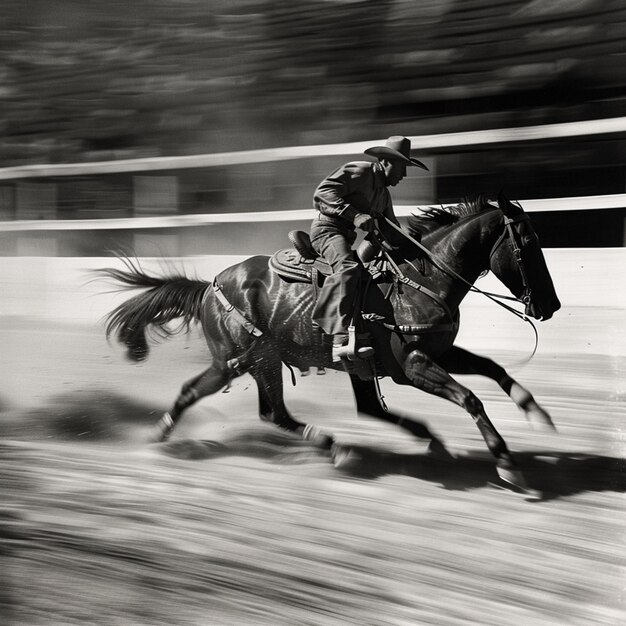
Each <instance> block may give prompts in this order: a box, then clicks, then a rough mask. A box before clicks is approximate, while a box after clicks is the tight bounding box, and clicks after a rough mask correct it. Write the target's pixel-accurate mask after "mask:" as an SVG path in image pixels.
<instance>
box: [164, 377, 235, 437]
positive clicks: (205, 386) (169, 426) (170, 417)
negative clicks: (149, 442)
mask: <svg viewBox="0 0 626 626" xmlns="http://www.w3.org/2000/svg"><path fill="white" fill-rule="evenodd" d="M230 376H231V374H230V372H229V371H228V370H227V369H220V368H218V367H215V366H211V367H209V368H208V369H207V370H205V371H204V372H202V374H200V375H198V376H196V377H195V378H192V379H191V380H188V381H187V382H186V383H185V384H184V385H183V386H182V389H181V391H180V394H179V395H178V397H177V398H176V401H175V402H174V406H173V407H172V409H171V410H170V411H167V412H166V413H164V414H163V416H162V417H161V419H160V420H159V421H158V422H157V425H156V434H155V436H154V440H155V441H165V440H166V439H167V438H168V437H169V436H170V434H171V433H172V430H174V426H176V424H177V422H178V420H180V418H181V416H182V414H183V412H184V411H185V410H186V409H188V408H189V407H190V406H191V405H192V404H194V403H195V402H197V401H198V400H199V399H200V398H203V397H204V396H209V395H211V394H213V393H216V392H217V391H219V390H220V389H221V388H222V387H224V386H226V385H227V384H228V381H229V379H230Z"/></svg>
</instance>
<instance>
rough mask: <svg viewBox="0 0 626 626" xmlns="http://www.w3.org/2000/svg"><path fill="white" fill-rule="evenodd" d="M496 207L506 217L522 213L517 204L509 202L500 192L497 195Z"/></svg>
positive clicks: (522, 210)
mask: <svg viewBox="0 0 626 626" xmlns="http://www.w3.org/2000/svg"><path fill="white" fill-rule="evenodd" d="M498 206H499V207H500V210H501V211H502V212H503V213H504V214H505V215H506V216H507V217H514V216H515V215H520V214H521V213H523V212H524V209H522V207H521V206H520V205H519V204H515V203H513V202H511V201H510V200H509V199H508V198H507V197H506V196H505V195H504V193H503V192H502V191H500V193H498Z"/></svg>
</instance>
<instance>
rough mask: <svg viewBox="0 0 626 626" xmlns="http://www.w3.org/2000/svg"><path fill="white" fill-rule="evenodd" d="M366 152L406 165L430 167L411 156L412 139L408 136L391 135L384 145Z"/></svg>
mask: <svg viewBox="0 0 626 626" xmlns="http://www.w3.org/2000/svg"><path fill="white" fill-rule="evenodd" d="M364 154H368V155H369V156H373V157H376V158H377V159H388V160H390V161H402V162H403V163H406V165H415V166H417V167H421V168H422V169H423V170H426V171H428V168H427V167H426V166H425V165H424V164H423V163H422V162H421V161H418V160H417V159H412V158H411V141H410V139H407V138H406V137H389V139H387V141H385V145H384V146H373V147H371V148H368V149H367V150H365V152H364Z"/></svg>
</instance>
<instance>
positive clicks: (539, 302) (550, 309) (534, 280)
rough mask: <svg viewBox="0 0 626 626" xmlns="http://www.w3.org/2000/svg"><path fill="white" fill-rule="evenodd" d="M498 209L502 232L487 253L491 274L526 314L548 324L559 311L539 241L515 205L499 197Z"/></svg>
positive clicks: (520, 209) (558, 304)
mask: <svg viewBox="0 0 626 626" xmlns="http://www.w3.org/2000/svg"><path fill="white" fill-rule="evenodd" d="M498 205H499V207H500V209H501V210H502V212H503V213H504V228H503V232H502V234H501V235H500V237H499V238H498V239H497V241H496V242H495V244H494V246H493V248H492V249H491V254H490V260H489V265H490V269H491V271H492V272H493V273H494V274H495V275H496V276H497V277H498V278H499V279H500V280H501V281H502V282H503V283H504V284H505V285H506V286H507V287H508V289H509V290H510V291H511V293H512V294H513V295H514V296H515V297H516V298H519V299H520V300H521V301H522V302H524V305H525V307H526V314H527V315H529V316H531V317H534V318H535V319H538V320H544V321H545V320H549V319H550V318H551V317H552V315H553V314H554V313H555V312H556V311H558V310H559V309H560V308H561V303H560V302H559V299H558V297H557V295H556V291H555V289H554V284H553V283H552V278H551V276H550V272H549V271H548V266H547V265H546V261H545V258H544V256H543V252H542V250H541V246H540V245H539V238H538V237H537V235H536V233H535V231H534V229H533V227H532V224H531V223H530V218H529V217H528V215H526V214H525V213H524V211H523V209H522V208H521V207H520V206H519V205H518V204H513V203H512V202H510V201H509V200H508V199H506V198H505V197H504V196H503V195H502V194H500V196H499V197H498Z"/></svg>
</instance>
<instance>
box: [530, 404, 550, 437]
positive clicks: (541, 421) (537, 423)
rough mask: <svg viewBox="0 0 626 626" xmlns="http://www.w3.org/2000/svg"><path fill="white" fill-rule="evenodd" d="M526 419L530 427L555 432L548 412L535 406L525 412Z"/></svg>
mask: <svg viewBox="0 0 626 626" xmlns="http://www.w3.org/2000/svg"><path fill="white" fill-rule="evenodd" d="M526 419H527V420H528V422H529V423H530V425H531V427H532V428H537V429H538V430H542V431H543V432H553V433H555V432H557V431H556V426H555V425H554V422H553V421H552V418H551V417H550V414H549V413H547V412H546V411H544V410H543V409H542V408H541V407H539V406H537V407H535V408H533V409H530V410H529V411H527V412H526Z"/></svg>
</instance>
